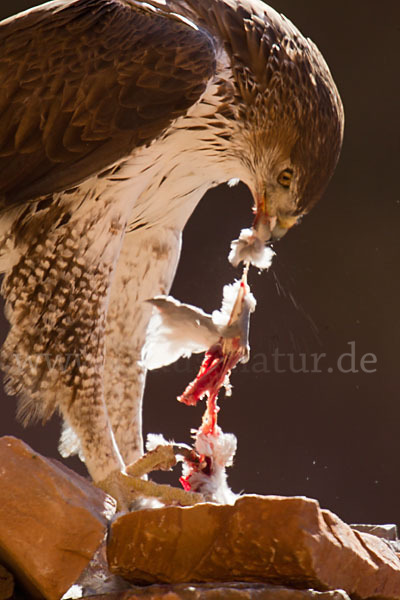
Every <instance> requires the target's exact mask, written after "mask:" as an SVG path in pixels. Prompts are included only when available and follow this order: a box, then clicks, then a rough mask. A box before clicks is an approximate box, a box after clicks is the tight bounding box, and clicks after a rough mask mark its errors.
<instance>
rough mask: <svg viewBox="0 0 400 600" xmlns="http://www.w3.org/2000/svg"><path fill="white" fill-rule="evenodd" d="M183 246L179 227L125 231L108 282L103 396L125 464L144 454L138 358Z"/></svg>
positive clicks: (141, 376) (141, 374)
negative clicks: (151, 300)
mask: <svg viewBox="0 0 400 600" xmlns="http://www.w3.org/2000/svg"><path fill="white" fill-rule="evenodd" d="M180 247H181V233H180V231H177V230H173V229H169V228H162V227H154V228H151V229H148V230H140V231H137V232H132V233H127V234H126V236H125V239H124V243H123V246H122V249H121V254H120V257H119V260H118V265H117V268H116V273H115V277H114V280H113V284H112V290H111V297H110V306H109V309H108V317H107V330H106V332H107V333H106V368H105V399H106V404H107V408H108V413H109V416H110V421H111V424H112V428H113V431H114V435H115V439H116V441H117V445H118V447H119V449H120V452H121V454H122V457H123V459H124V461H125V463H126V464H131V463H133V462H134V461H136V460H137V459H138V458H139V457H140V456H142V454H143V440H142V396H143V390H144V383H145V376H146V371H145V369H144V367H143V366H142V364H141V362H140V358H141V350H142V346H143V344H144V340H145V335H146V329H147V324H148V321H149V319H150V316H151V312H152V307H151V305H150V304H149V303H147V302H146V300H148V299H149V298H152V297H153V296H155V295H157V294H166V293H168V292H169V289H170V287H171V284H172V280H173V278H174V275H175V270H176V265H177V262H178V259H179V254H180Z"/></svg>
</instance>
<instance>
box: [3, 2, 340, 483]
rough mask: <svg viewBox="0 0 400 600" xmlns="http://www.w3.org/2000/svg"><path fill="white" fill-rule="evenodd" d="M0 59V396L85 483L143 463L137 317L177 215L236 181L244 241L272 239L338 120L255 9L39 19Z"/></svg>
mask: <svg viewBox="0 0 400 600" xmlns="http://www.w3.org/2000/svg"><path fill="white" fill-rule="evenodd" d="M0 47H1V54H0V269H1V271H2V272H4V273H5V277H4V281H3V286H2V295H3V296H4V298H5V305H6V309H5V310H6V316H7V318H8V320H9V322H10V331H9V334H8V337H7V339H6V341H5V343H4V346H3V349H2V358H1V362H2V368H3V370H4V371H5V375H6V390H7V392H8V393H9V394H12V395H17V396H19V416H20V418H21V419H22V420H23V422H25V423H27V422H28V421H29V420H30V419H41V420H42V421H46V420H47V419H48V418H49V417H50V416H51V415H52V414H53V412H54V411H55V410H58V411H59V412H60V413H61V415H62V417H63V419H64V422H65V426H64V430H63V433H62V439H61V451H62V453H63V454H64V455H67V454H68V453H72V452H79V453H80V455H81V457H82V458H83V459H84V461H85V463H86V465H87V468H88V470H89V473H90V475H91V477H92V478H93V480H94V481H95V482H102V481H104V480H105V479H107V477H108V476H109V475H110V474H111V473H114V472H119V471H121V470H123V469H124V465H126V464H128V463H132V462H134V461H135V460H136V459H137V458H138V457H140V456H141V454H142V452H143V450H142V439H141V402H142V394H143V387H144V381H145V369H144V367H143V364H142V362H141V350H142V347H143V344H144V341H145V335H146V328H147V325H148V321H149V319H150V316H151V311H152V307H151V305H150V304H149V303H148V302H146V300H147V299H149V298H152V297H154V296H157V295H160V294H161V295H165V294H168V291H169V289H170V286H171V283H172V280H173V277H174V273H175V270H176V266H177V262H178V260H179V254H180V250H181V234H182V230H183V228H184V226H185V223H186V222H187V220H188V218H189V217H190V215H191V213H192V212H193V210H194V208H195V207H196V205H197V203H198V202H199V201H200V199H201V197H202V196H203V195H204V193H205V192H206V190H208V189H209V188H211V187H213V186H217V185H218V184H220V183H222V182H226V181H229V180H231V179H233V178H234V179H239V180H241V181H242V182H244V183H245V184H246V185H247V186H248V188H249V189H250V191H251V193H252V195H253V197H254V213H255V217H254V218H255V223H262V224H263V232H264V234H263V235H264V238H263V241H265V242H268V238H270V239H278V238H280V237H282V235H283V234H284V233H285V232H286V231H287V230H288V229H289V228H290V227H292V225H294V224H295V223H296V222H297V221H298V219H299V217H301V216H302V215H304V214H305V213H307V212H308V211H309V210H310V209H311V207H312V206H313V205H314V204H315V203H316V202H317V201H318V200H319V199H320V197H321V195H322V194H323V192H324V189H325V188H326V185H327V183H328V181H329V179H330V177H331V175H332V173H333V171H334V169H335V166H336V163H337V160H338V156H339V152H340V148H341V144H342V137H343V108H342V104H341V100H340V97H339V94H338V91H337V89H336V86H335V83H334V81H333V79H332V76H331V74H330V71H329V69H328V67H327V65H326V63H325V61H324V59H323V57H322V55H321V53H320V52H319V50H318V48H317V47H316V46H315V44H314V43H313V42H312V41H311V40H309V39H306V38H305V37H303V35H302V34H301V33H300V32H299V31H298V30H297V29H296V27H295V26H294V25H293V24H292V23H291V22H290V21H289V20H288V19H287V18H285V17H284V16H283V15H280V14H278V13H277V12H276V11H275V10H274V9H272V8H271V7H269V6H268V5H266V4H264V3H263V2H261V1H260V0H147V1H142V0H54V1H52V2H48V3H46V4H43V5H42V6H39V7H36V8H34V9H31V10H29V11H26V12H24V13H21V14H19V15H16V16H14V17H11V18H9V19H6V20H5V21H3V22H2V23H1V24H0ZM210 218H211V217H210ZM227 218H229V216H228V215H227ZM265 232H267V234H265Z"/></svg>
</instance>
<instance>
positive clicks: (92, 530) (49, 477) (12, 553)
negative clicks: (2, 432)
mask: <svg viewBox="0 0 400 600" xmlns="http://www.w3.org/2000/svg"><path fill="white" fill-rule="evenodd" d="M107 504H108V509H109V510H110V509H112V507H111V506H110V501H109V500H108V499H107V496H106V495H105V494H104V493H103V492H101V491H100V490H98V489H97V488H95V487H93V486H92V485H91V484H90V483H89V482H87V481H86V480H85V479H83V478H82V477H80V476H79V475H76V474H75V473H74V472H72V471H70V470H69V469H67V468H66V467H64V466H63V465H61V464H59V463H58V462H57V461H52V460H48V459H46V458H43V457H42V456H40V455H39V454H37V453H36V452H34V451H33V450H32V449H31V448H29V446H27V445H26V444H24V443H23V442H22V441H20V440H17V439H15V438H12V437H3V438H0V558H1V561H2V562H3V563H4V564H5V565H7V566H8V568H9V569H10V570H11V571H12V572H13V573H14V574H15V575H16V576H17V577H18V579H19V580H20V581H21V582H22V583H23V584H24V585H25V586H26V588H27V590H29V592H30V593H32V594H33V595H35V596H37V597H40V598H45V599H46V600H59V598H60V597H61V596H62V595H63V594H64V592H66V590H67V589H68V588H69V587H70V586H71V585H72V584H73V583H74V582H75V581H76V579H77V578H78V577H79V575H80V573H81V572H82V571H83V569H84V568H85V567H86V566H87V564H88V563H89V561H90V559H91V558H92V556H93V554H94V553H95V551H96V549H97V548H98V547H99V545H100V544H101V542H102V540H103V538H104V535H105V532H106V528H107V519H106V517H105V515H104V511H105V507H106V506H107Z"/></svg>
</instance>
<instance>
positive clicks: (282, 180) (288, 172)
mask: <svg viewBox="0 0 400 600" xmlns="http://www.w3.org/2000/svg"><path fill="white" fill-rule="evenodd" d="M292 178H293V171H292V169H285V170H284V171H282V172H281V173H279V175H278V183H279V184H280V185H281V186H283V187H284V188H289V187H290V184H291V182H292Z"/></svg>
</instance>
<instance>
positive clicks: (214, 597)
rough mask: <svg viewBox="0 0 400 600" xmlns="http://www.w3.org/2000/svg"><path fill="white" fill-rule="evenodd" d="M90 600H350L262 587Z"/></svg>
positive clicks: (172, 589) (172, 590) (165, 590)
mask: <svg viewBox="0 0 400 600" xmlns="http://www.w3.org/2000/svg"><path fill="white" fill-rule="evenodd" d="M90 600H350V599H349V597H348V595H347V594H346V593H345V592H343V591H342V590H335V591H332V592H316V591H314V590H290V589H288V588H283V587H278V586H270V585H263V584H246V583H236V584H232V583H231V584H229V583H227V584H221V583H220V584H214V585H209V584H203V585H196V584H194V585H188V584H184V585H183V584H177V585H168V586H161V585H151V586H149V587H145V588H141V589H140V588H135V590H131V591H126V592H121V593H115V594H102V595H101V596H91V597H90Z"/></svg>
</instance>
